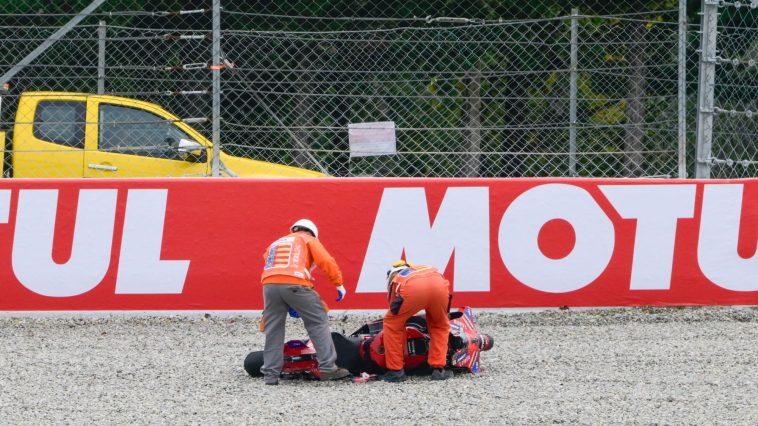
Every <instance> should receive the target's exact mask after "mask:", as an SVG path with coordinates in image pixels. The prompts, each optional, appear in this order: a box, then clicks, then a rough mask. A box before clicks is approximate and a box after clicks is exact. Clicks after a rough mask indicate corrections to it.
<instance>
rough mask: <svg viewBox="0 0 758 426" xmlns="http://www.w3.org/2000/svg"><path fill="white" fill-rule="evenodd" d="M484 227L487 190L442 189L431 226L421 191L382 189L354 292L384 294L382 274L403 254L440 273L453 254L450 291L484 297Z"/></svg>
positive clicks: (486, 268)
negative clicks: (433, 267) (477, 294)
mask: <svg viewBox="0 0 758 426" xmlns="http://www.w3.org/2000/svg"><path fill="white" fill-rule="evenodd" d="M489 222H490V219H489V188H487V187H459V188H448V190H447V192H446V193H445V197H444V199H443V200H442V204H441V205H440V208H439V212H438V213H437V215H436V218H435V220H434V224H433V225H432V224H431V221H430V220H429V208H428V206H427V203H426V194H425V191H424V188H386V189H385V190H384V193H383V194H382V200H381V202H380V203H379V211H378V212H377V214H376V221H375V222H374V229H373V230H372V231H371V240H370V241H369V244H368V249H367V250H366V257H365V258H364V260H363V267H362V268H361V275H360V278H359V279H358V286H357V289H356V291H357V292H358V293H374V292H385V291H387V283H386V277H387V269H388V268H389V266H390V265H391V264H392V262H393V261H395V260H398V259H400V258H401V257H402V255H403V253H404V252H405V259H406V260H407V261H408V262H410V263H412V264H413V263H417V264H422V265H430V266H435V267H437V268H438V269H439V270H440V271H441V272H444V271H445V268H446V267H447V265H448V263H449V262H450V259H451V257H452V256H453V253H455V271H454V272H453V282H454V285H455V290H456V291H489V289H490V241H489V234H490V232H489ZM448 278H450V277H448Z"/></svg>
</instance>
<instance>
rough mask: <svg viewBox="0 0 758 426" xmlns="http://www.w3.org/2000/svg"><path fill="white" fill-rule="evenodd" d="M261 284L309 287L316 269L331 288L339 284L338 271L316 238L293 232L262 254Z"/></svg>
mask: <svg viewBox="0 0 758 426" xmlns="http://www.w3.org/2000/svg"><path fill="white" fill-rule="evenodd" d="M263 259H264V261H265V262H266V263H265V265H264V266H263V274H262V275H261V283H263V284H299V285H303V286H306V287H311V286H312V285H313V284H312V283H311V281H312V280H313V278H312V277H311V271H312V270H313V268H314V267H316V266H318V268H319V269H321V271H323V272H324V274H326V276H327V278H329V281H330V282H331V283H332V284H334V286H335V287H339V286H341V285H342V271H340V268H339V266H338V265H337V262H336V261H335V260H334V258H333V257H332V256H331V255H330V254H329V252H328V251H326V249H325V248H324V246H323V245H322V244H321V242H320V241H319V240H318V238H316V237H313V236H311V235H310V234H308V233H307V232H293V233H291V234H289V235H286V236H284V237H282V238H279V239H278V240H276V241H274V242H273V243H271V245H270V246H269V247H268V249H266V252H265V253H263Z"/></svg>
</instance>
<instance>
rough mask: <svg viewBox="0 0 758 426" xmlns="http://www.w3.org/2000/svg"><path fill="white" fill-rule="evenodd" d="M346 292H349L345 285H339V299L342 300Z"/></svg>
mask: <svg viewBox="0 0 758 426" xmlns="http://www.w3.org/2000/svg"><path fill="white" fill-rule="evenodd" d="M345 294H347V290H345V286H342V285H341V286H339V287H337V299H336V300H337V301H338V302H341V301H342V299H344V298H345Z"/></svg>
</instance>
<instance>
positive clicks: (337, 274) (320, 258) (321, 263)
mask: <svg viewBox="0 0 758 426" xmlns="http://www.w3.org/2000/svg"><path fill="white" fill-rule="evenodd" d="M308 248H309V249H310V252H311V256H313V262H314V263H315V264H316V266H318V268H319V269H321V271H323V272H324V274H326V276H327V277H328V278H329V281H331V282H332V284H334V286H335V287H337V286H340V285H342V271H340V267H339V266H338V265H337V261H335V260H334V258H333V257H332V255H330V254H329V252H328V251H326V249H325V248H324V246H323V244H321V242H320V241H319V240H317V239H315V238H311V239H309V241H308Z"/></svg>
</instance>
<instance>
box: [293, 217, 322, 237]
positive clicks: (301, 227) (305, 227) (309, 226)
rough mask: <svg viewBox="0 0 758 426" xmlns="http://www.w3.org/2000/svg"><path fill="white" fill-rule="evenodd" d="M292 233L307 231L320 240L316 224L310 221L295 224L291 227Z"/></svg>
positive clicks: (302, 220)
mask: <svg viewBox="0 0 758 426" xmlns="http://www.w3.org/2000/svg"><path fill="white" fill-rule="evenodd" d="M290 231H291V232H297V231H307V232H310V233H311V234H313V236H314V237H316V238H318V228H316V224H315V223H313V222H311V221H310V220H309V219H300V220H298V221H297V222H295V223H293V224H292V226H291V227H290Z"/></svg>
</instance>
